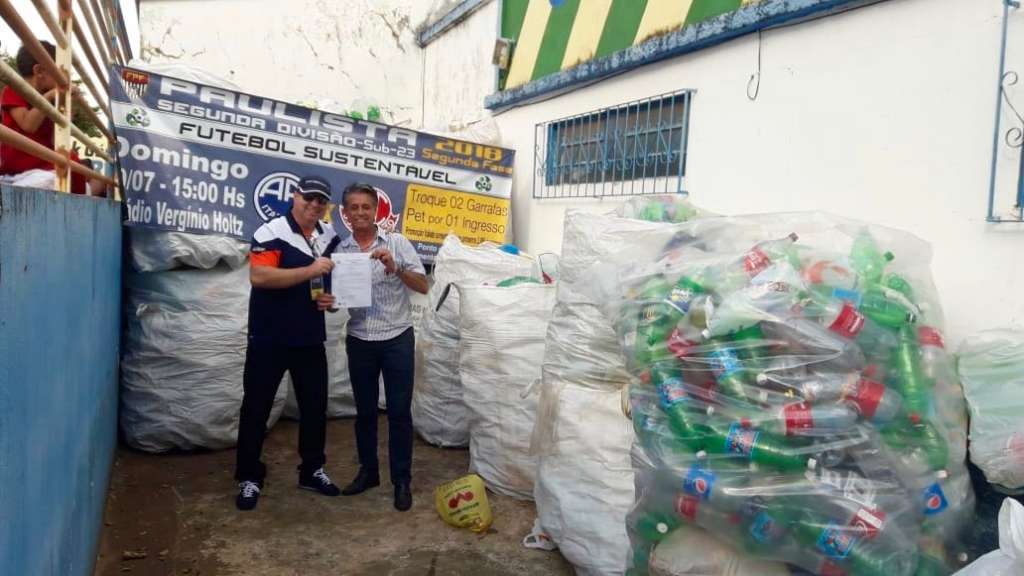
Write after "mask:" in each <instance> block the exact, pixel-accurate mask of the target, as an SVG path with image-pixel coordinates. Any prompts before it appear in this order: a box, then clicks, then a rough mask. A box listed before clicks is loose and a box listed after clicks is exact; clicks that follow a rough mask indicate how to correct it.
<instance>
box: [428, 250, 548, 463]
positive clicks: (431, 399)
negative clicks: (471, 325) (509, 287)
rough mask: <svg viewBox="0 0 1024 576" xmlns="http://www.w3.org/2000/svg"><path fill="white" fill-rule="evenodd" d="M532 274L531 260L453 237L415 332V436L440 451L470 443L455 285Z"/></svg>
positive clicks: (438, 259)
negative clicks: (466, 243) (461, 368)
mask: <svg viewBox="0 0 1024 576" xmlns="http://www.w3.org/2000/svg"><path fill="white" fill-rule="evenodd" d="M533 274H534V261H533V259H532V258H530V257H528V256H525V255H520V254H510V253H508V252H505V251H504V250H502V249H501V248H499V247H498V246H497V245H495V244H492V243H488V242H485V243H483V244H481V245H479V246H475V247H472V246H466V245H464V244H463V243H462V242H461V241H460V240H459V237H458V236H455V235H454V234H449V235H448V237H447V238H445V240H444V244H442V245H441V249H440V250H439V251H438V253H437V256H435V258H434V272H433V284H432V285H431V287H430V290H429V291H428V292H427V307H426V310H425V311H424V314H423V318H422V330H419V331H417V333H416V377H415V378H416V385H415V386H414V387H413V395H412V422H413V426H414V427H415V429H416V432H417V433H418V434H419V435H420V436H421V437H422V438H423V439H424V440H426V441H427V442H430V443H431V444H435V445H437V446H445V447H455V446H466V445H467V444H469V428H468V426H467V423H466V406H465V404H463V402H462V379H461V377H460V375H459V292H458V291H457V290H454V289H453V288H450V286H451V285H452V284H453V283H455V282H460V283H466V284H480V283H484V282H489V283H497V282H499V281H501V280H504V279H506V278H513V277H517V276H531V275H533Z"/></svg>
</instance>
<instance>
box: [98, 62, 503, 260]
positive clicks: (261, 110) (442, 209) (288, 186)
mask: <svg viewBox="0 0 1024 576" xmlns="http://www.w3.org/2000/svg"><path fill="white" fill-rule="evenodd" d="M110 86H111V113H112V114H113V116H114V127H115V132H116V136H117V143H118V146H117V155H118V158H119V161H120V167H121V181H122V183H123V185H124V192H125V198H126V200H125V203H126V205H127V209H128V223H129V224H130V225H136V226H149V227H153V228H161V229H165V230H176V231H179V232H192V233H198V234H222V235H227V236H234V237H237V238H240V239H244V240H248V239H249V238H251V237H252V234H253V232H255V230H256V228H258V227H259V226H260V224H262V223H263V222H266V221H268V220H270V219H271V218H275V217H277V216H280V215H282V214H284V213H285V212H286V211H287V209H288V206H289V204H290V202H291V196H292V193H293V191H294V190H295V187H296V185H297V184H298V181H299V179H300V178H302V177H304V176H320V177H322V178H325V179H326V180H327V181H328V182H330V183H331V186H332V189H333V192H334V200H335V202H340V201H341V190H342V189H343V188H344V187H345V186H347V185H349V184H351V183H353V182H363V183H367V184H370V185H372V186H374V187H375V188H376V189H377V196H378V201H379V204H378V209H377V223H378V225H380V226H382V227H384V228H387V229H390V230H398V231H400V232H402V233H403V234H404V235H405V236H407V237H408V238H409V240H410V241H411V242H412V243H413V246H415V247H416V249H417V251H418V252H419V253H420V255H421V257H422V258H423V260H424V261H425V262H430V261H432V260H433V256H434V254H436V252H437V250H438V248H439V247H440V245H441V242H442V241H443V240H444V237H445V236H446V235H447V234H448V233H449V232H453V233H455V234H457V235H458V236H459V237H460V238H461V239H462V241H463V242H466V243H467V244H477V243H479V242H482V241H485V240H490V241H493V242H499V243H500V242H504V240H505V233H506V230H507V227H508V223H509V220H508V217H509V208H510V199H511V193H512V167H513V160H514V158H515V152H513V151H512V150H508V149H505V148H499V147H495V146H486V145H483V144H475V143H472V142H466V141H462V140H453V139H449V138H443V137H439V136H434V135H432V134H426V133H424V132H417V131H414V130H409V129H407V128H401V127H398V126H389V125H386V124H381V123H379V122H373V121H370V120H360V119H353V118H349V117H347V116H342V115H339V114H332V113H328V112H322V111H320V110H313V109H310V108H304V107H302V106H297V105H295V104H289V103H286V102H280V101H277V100H271V99H269V98H263V97H259V96H253V95H250V94H245V93H241V92H235V91H232V90H226V89H223V88H216V87H213V86H207V85H203V84H199V83H196V82H190V81H185V80H180V79H177V78H171V77H168V76H162V75H160V74H154V73H152V72H142V71H138V70H133V69H130V68H122V67H119V66H113V67H112V68H111V82H110ZM329 219H330V221H331V223H332V224H333V225H334V227H335V229H336V230H337V232H338V234H339V235H341V236H343V237H344V236H348V235H349V234H351V231H350V229H349V227H348V223H347V222H346V221H345V219H344V217H343V216H342V215H341V213H340V210H339V208H338V207H337V206H334V207H332V209H331V211H330V213H329Z"/></svg>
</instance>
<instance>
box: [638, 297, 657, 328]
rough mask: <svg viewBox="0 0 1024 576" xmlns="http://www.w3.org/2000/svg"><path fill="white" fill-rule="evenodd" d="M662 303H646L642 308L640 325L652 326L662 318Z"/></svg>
mask: <svg viewBox="0 0 1024 576" xmlns="http://www.w3.org/2000/svg"><path fill="white" fill-rule="evenodd" d="M659 307H660V304H658V303H653V304H644V305H643V307H642V308H640V325H641V326H650V325H651V324H654V323H656V322H657V321H658V320H660V319H661V310H659Z"/></svg>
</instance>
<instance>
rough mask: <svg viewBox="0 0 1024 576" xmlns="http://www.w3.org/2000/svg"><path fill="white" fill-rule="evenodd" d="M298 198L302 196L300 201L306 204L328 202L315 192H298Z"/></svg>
mask: <svg viewBox="0 0 1024 576" xmlns="http://www.w3.org/2000/svg"><path fill="white" fill-rule="evenodd" d="M299 196H302V199H303V200H305V201H306V202H316V203H317V204H327V203H328V202H329V200H328V199H327V198H324V197H323V195H322V194H318V193H316V192H299Z"/></svg>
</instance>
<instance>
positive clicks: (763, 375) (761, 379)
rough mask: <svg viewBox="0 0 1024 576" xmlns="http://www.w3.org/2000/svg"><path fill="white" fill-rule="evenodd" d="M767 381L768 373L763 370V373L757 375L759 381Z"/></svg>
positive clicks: (761, 382)
mask: <svg viewBox="0 0 1024 576" xmlns="http://www.w3.org/2000/svg"><path fill="white" fill-rule="evenodd" d="M767 381H768V375H767V374H765V373H764V372H761V373H759V374H758V375H757V383H758V384H764V383H765V382H767Z"/></svg>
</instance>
